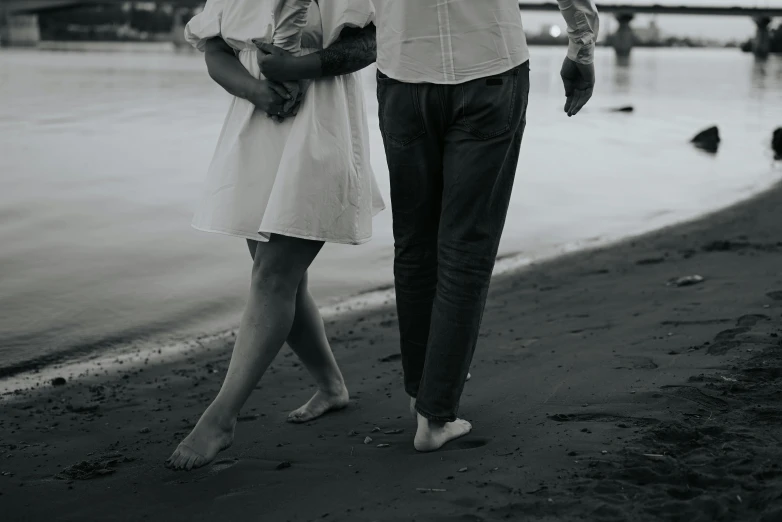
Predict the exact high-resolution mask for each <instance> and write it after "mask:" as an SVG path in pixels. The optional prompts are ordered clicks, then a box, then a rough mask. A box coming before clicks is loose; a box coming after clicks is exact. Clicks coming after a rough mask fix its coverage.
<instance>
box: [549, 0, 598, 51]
mask: <svg viewBox="0 0 782 522" xmlns="http://www.w3.org/2000/svg"><path fill="white" fill-rule="evenodd" d="M558 3H559V10H560V12H561V13H562V16H563V18H564V19H565V22H566V23H567V28H568V29H567V32H568V40H569V45H568V58H570V59H571V60H573V61H575V62H578V63H581V64H585V65H588V64H591V63H592V62H593V61H594V54H595V43H596V42H597V36H598V33H599V31H600V18H599V16H598V12H597V7H595V3H594V2H593V1H592V0H558Z"/></svg>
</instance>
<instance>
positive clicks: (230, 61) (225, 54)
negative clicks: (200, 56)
mask: <svg viewBox="0 0 782 522" xmlns="http://www.w3.org/2000/svg"><path fill="white" fill-rule="evenodd" d="M204 51H205V55H206V68H207V70H208V71H209V76H210V77H211V78H212V79H213V80H214V81H215V82H216V83H217V84H218V85H220V86H221V87H222V88H223V89H225V90H226V91H228V92H229V93H230V94H233V95H234V96H236V97H239V98H244V99H245V100H246V99H249V98H250V97H251V94H252V93H253V92H254V90H255V89H256V88H257V86H258V80H257V79H256V78H254V77H253V76H252V75H251V74H250V72H249V71H248V70H247V69H245V68H244V66H243V65H242V64H241V62H240V61H239V59H238V58H237V57H236V55H235V54H234V53H233V50H232V49H231V48H230V47H229V46H228V45H227V44H226V43H225V42H224V41H223V40H222V39H220V38H213V39H211V40H209V41H207V43H206V48H205V50H204Z"/></svg>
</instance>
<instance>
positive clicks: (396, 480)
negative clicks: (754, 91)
mask: <svg viewBox="0 0 782 522" xmlns="http://www.w3.org/2000/svg"><path fill="white" fill-rule="evenodd" d="M696 274H697V275H700V276H702V277H703V278H704V280H703V281H702V282H699V283H697V284H693V285H688V286H676V285H669V284H666V283H667V282H668V281H669V280H671V279H674V278H679V277H682V276H690V275H696ZM327 328H328V331H329V334H330V335H331V338H332V342H333V348H334V351H335V353H336V356H337V358H338V360H339V362H340V364H341V366H342V368H343V372H344V373H345V377H346V379H347V381H348V384H349V386H350V390H351V393H352V401H351V405H350V406H349V407H348V408H347V409H346V410H344V411H342V412H339V413H335V414H332V415H329V416H326V417H324V418H322V419H320V420H318V421H316V422H313V423H310V424H308V425H303V426H301V425H292V424H288V423H286V422H285V417H286V415H287V413H288V412H289V411H290V410H292V409H294V408H296V407H298V406H299V405H301V404H302V403H303V402H304V401H306V400H307V399H308V398H309V396H310V395H311V393H312V389H311V387H310V381H309V378H308V376H307V375H306V372H305V371H304V369H303V368H302V367H301V366H300V365H299V364H298V363H297V362H296V359H295V357H293V356H292V354H291V353H290V350H288V349H287V348H286V349H285V351H284V352H283V356H281V357H280V358H279V359H278V361H277V362H276V363H275V364H274V366H273V368H272V371H270V373H269V374H268V375H267V376H266V377H265V378H264V380H263V381H262V383H261V384H260V385H259V387H258V390H257V392H256V393H254V394H253V396H252V397H251V399H250V401H249V403H248V404H247V406H246V408H245V410H244V411H243V416H242V418H241V419H240V421H241V422H240V423H239V424H238V427H237V433H236V441H235V443H234V446H233V447H232V448H230V449H229V450H228V451H226V452H225V453H224V454H223V455H221V456H220V457H219V458H218V460H217V461H216V462H215V463H214V464H212V465H211V466H208V467H206V468H204V469H201V470H198V471H195V472H191V473H182V472H173V471H170V470H168V469H166V468H164V467H163V461H164V460H165V459H166V458H167V457H168V456H169V454H170V453H171V451H172V450H173V449H174V448H175V446H176V444H177V443H178V442H179V440H180V439H181V438H182V437H183V436H184V435H186V434H187V431H188V429H189V428H190V427H191V426H192V425H193V424H194V423H195V421H196V420H197V419H198V416H199V414H200V413H201V411H202V410H203V408H204V407H205V405H206V403H207V401H208V400H209V399H210V398H211V397H212V396H213V395H214V393H215V392H216V391H217V389H218V387H219V385H220V382H221V379H222V376H223V372H224V370H225V368H226V366H227V361H228V357H229V353H230V347H231V336H230V335H228V336H222V337H219V336H218V337H216V338H212V339H201V340H194V341H193V342H192V343H190V344H189V345H188V346H190V348H189V349H190V350H191V352H190V353H189V354H188V355H187V356H186V357H185V358H183V359H178V360H177V359H172V360H165V358H163V357H162V356H161V358H160V360H156V359H154V358H151V359H150V360H149V361H147V363H146V364H145V363H144V360H142V359H140V358H144V359H146V357H147V356H146V355H143V354H144V353H146V352H143V351H141V350H139V351H138V352H137V353H135V354H130V355H128V356H126V357H125V358H123V359H122V361H123V364H117V365H116V366H117V367H118V368H120V371H119V372H118V373H114V372H108V373H105V374H104V372H103V371H102V369H101V368H100V367H94V368H92V369H91V370H90V372H89V373H88V374H87V373H85V376H83V377H72V376H70V375H63V377H64V378H66V383H65V384H61V385H58V386H54V385H52V384H51V383H49V382H48V379H49V378H50V377H51V374H45V373H44V372H42V373H40V374H39V375H38V376H32V377H30V378H29V379H28V383H33V382H34V381H35V379H36V378H41V379H43V378H44V377H43V376H44V375H46V377H45V378H46V379H47V382H46V383H44V385H42V386H40V387H39V388H37V389H33V390H20V391H17V392H16V393H6V394H5V395H3V396H2V402H0V407H1V408H2V415H1V416H0V509H1V510H2V511H3V513H4V515H3V520H9V521H16V520H19V521H23V520H58V521H70V520H73V521H77V520H78V521H90V520H95V521H103V520H128V521H138V520H166V521H168V520H204V521H213V520H270V521H275V522H277V521H286V520H291V521H305V520H346V521H350V520H357V521H373V520H377V521H396V520H420V521H452V520H453V521H488V520H541V521H543V520H547V521H554V520H556V521H559V520H571V519H572V520H575V519H584V520H597V521H602V520H606V521H608V520H610V521H613V520H616V521H627V520H687V521H688V522H697V521H717V520H761V521H763V522H772V521H778V520H782V403H781V402H780V399H782V187H777V188H775V189H774V190H772V191H770V192H768V193H766V194H764V195H762V196H760V197H758V198H755V199H754V200H752V201H750V202H746V203H743V204H740V205H738V206H736V207H733V208H731V209H728V210H725V211H722V212H720V213H718V214H716V215H712V216H709V217H706V218H703V219H701V220H699V221H697V222H694V223H689V224H685V225H680V226H677V227H674V228H670V229H667V230H664V231H660V232H656V233H654V234H650V235H647V236H644V237H642V238H636V239H633V240H630V241H626V242H624V243H621V244H617V245H614V246H612V247H609V248H605V249H601V250H597V251H591V252H582V253H578V254H573V255H568V256H566V257H562V258H559V259H557V260H554V261H550V262H546V263H542V264H539V265H535V266H532V267H529V268H527V269H525V270H523V271H521V272H518V273H516V274H511V275H505V276H502V277H499V278H497V279H495V281H494V283H493V287H492V292H491V296H490V300H489V303H488V306H487V310H486V314H485V319H484V327H483V331H482V334H481V338H480V341H479V346H478V349H477V352H476V356H475V359H474V364H473V366H472V375H473V377H472V380H471V381H470V382H469V383H467V387H466V391H465V395H464V398H463V400H462V407H461V414H462V415H463V416H464V417H465V418H467V419H469V420H470V421H472V422H473V425H474V431H473V433H472V434H471V435H469V436H468V437H466V438H464V439H462V440H460V441H458V442H455V443H453V444H451V445H449V446H447V447H446V449H445V450H443V451H440V452H437V453H432V454H416V453H415V451H414V450H413V448H412V436H413V429H414V425H413V422H412V421H411V420H410V419H409V418H408V415H407V400H406V398H405V396H404V392H403V390H402V386H401V372H400V362H399V359H398V355H397V353H398V349H397V340H398V337H397V331H396V320H395V313H394V312H393V309H392V308H385V309H381V310H374V311H371V312H361V311H355V312H354V313H353V314H348V315H345V316H343V317H341V318H339V319H337V320H330V321H329V322H328V325H327ZM162 352H163V353H165V350H162ZM87 367H89V364H87ZM101 375H103V376H102V377H101ZM58 382H59V381H58ZM366 437H370V438H371V442H368V443H365V439H366ZM381 444H382V445H387V446H379V445H381ZM9 515H10V517H9Z"/></svg>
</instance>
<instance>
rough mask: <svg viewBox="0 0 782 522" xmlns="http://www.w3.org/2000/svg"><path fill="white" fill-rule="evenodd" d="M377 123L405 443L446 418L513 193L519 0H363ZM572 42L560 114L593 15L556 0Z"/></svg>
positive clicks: (588, 91)
mask: <svg viewBox="0 0 782 522" xmlns="http://www.w3.org/2000/svg"><path fill="white" fill-rule="evenodd" d="M373 2H374V5H375V9H376V18H375V20H376V21H375V25H376V26H377V67H378V74H377V77H378V80H377V82H378V103H379V117H380V129H381V133H382V135H383V141H384V144H385V150H386V157H387V160H388V168H389V173H390V179H391V202H392V208H393V219H394V239H395V260H394V277H395V287H396V299H397V312H398V315H399V329H400V337H401V351H402V365H403V368H404V373H405V391H406V392H407V393H408V395H410V397H411V398H412V400H411V407H412V408H414V410H415V414H416V418H417V421H418V429H417V432H416V435H415V440H414V445H415V448H416V449H417V450H419V451H433V450H436V449H439V448H440V447H442V446H443V445H444V444H445V443H447V442H448V441H450V440H453V439H455V438H458V437H460V436H462V435H465V434H467V433H468V432H469V431H470V429H471V425H470V423H469V422H467V421H465V420H462V419H457V417H456V413H457V410H458V407H459V400H460V398H461V394H462V390H463V388H464V382H465V379H466V376H467V372H468V370H469V367H470V362H471V361H472V357H473V353H474V350H475V345H476V341H477V339H478V333H479V329H480V324H481V319H482V316H483V309H484V305H485V302H486V295H487V292H488V289H489V282H490V279H491V273H492V269H493V267H494V262H495V258H496V255H497V249H498V246H499V242H500V236H501V234H502V229H503V226H504V223H505V216H506V213H507V210H508V203H509V199H510V195H511V189H512V187H513V180H514V176H515V172H516V167H517V161H518V157H519V149H520V146H521V139H522V135H523V132H524V127H525V123H526V117H525V115H526V110H527V101H528V94H529V51H528V49H527V43H526V38H525V36H524V31H523V28H522V23H521V15H520V12H519V7H518V2H517V0H373ZM559 6H560V10H561V12H562V14H563V16H564V18H565V20H566V22H567V25H568V36H569V38H570V45H569V47H568V51H567V57H566V58H565V61H564V63H563V66H562V72H561V74H562V79H563V82H564V86H565V95H566V101H565V112H566V113H567V115H568V116H573V115H575V114H577V113H578V112H579V110H581V108H582V107H583V106H584V104H586V102H587V101H588V100H589V98H590V97H591V95H592V89H593V87H594V78H595V73H594V66H593V64H592V62H593V56H594V47H595V40H596V38H597V34H598V26H599V22H598V14H597V9H596V8H595V5H594V3H593V2H592V0H559Z"/></svg>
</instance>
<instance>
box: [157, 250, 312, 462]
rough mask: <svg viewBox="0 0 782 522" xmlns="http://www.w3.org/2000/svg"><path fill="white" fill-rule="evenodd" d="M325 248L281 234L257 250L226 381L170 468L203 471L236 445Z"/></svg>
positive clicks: (175, 453)
mask: <svg viewBox="0 0 782 522" xmlns="http://www.w3.org/2000/svg"><path fill="white" fill-rule="evenodd" d="M322 247H323V243H322V242H316V241H307V240H303V239H296V238H290V237H286V236H279V235H274V236H272V238H271V240H270V241H269V242H268V243H259V244H258V245H257V246H256V250H255V256H254V261H253V270H252V282H251V286H250V296H249V298H248V300H247V306H246V307H245V310H244V315H243V316H242V322H241V326H240V327H239V333H238V334H237V336H236V344H235V345H234V351H233V354H232V355H231V362H230V364H229V366H228V372H227V373H226V376H225V380H224V381H223V385H222V387H221V388H220V392H219V393H218V394H217V397H216V398H215V399H214V401H213V402H212V404H210V405H209V407H208V408H207V409H206V411H205V412H204V414H203V415H202V416H201V418H200V419H199V421H198V423H197V424H196V426H195V428H193V431H192V432H190V434H189V435H188V436H187V437H185V439H184V440H183V441H182V442H181V443H180V445H179V447H177V449H176V451H174V453H173V455H171V457H169V459H168V461H167V463H168V465H169V466H171V467H172V468H175V469H187V470H190V469H192V468H197V467H200V466H203V465H205V464H207V463H208V462H210V461H212V460H214V458H215V456H216V455H217V453H219V452H220V451H221V450H223V449H225V448H227V447H228V446H230V445H231V443H232V442H233V433H234V427H235V425H236V417H237V415H238V414H239V411H240V410H241V408H242V406H243V405H244V403H245V401H246V400H247V398H248V397H249V396H250V393H252V390H253V388H255V386H256V384H257V383H258V380H259V379H260V378H261V376H262V375H263V374H264V372H265V371H266V369H267V368H268V367H269V365H270V364H271V362H272V360H274V357H275V356H276V355H277V353H278V352H279V351H280V348H282V345H283V344H284V343H285V340H286V338H287V337H288V335H289V334H290V332H291V327H292V326H293V322H294V315H295V312H296V294H297V292H298V287H299V284H300V283H301V280H302V278H303V277H304V274H305V273H306V272H307V269H308V268H309V266H310V264H311V263H312V261H313V260H314V259H315V256H317V254H318V252H319V251H320V249H321V248H322Z"/></svg>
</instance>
